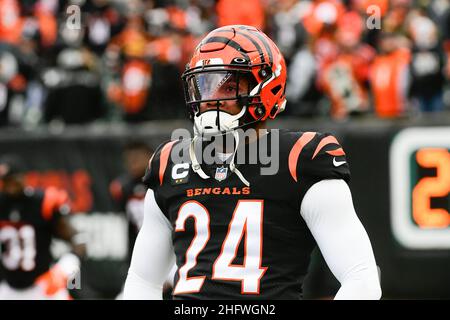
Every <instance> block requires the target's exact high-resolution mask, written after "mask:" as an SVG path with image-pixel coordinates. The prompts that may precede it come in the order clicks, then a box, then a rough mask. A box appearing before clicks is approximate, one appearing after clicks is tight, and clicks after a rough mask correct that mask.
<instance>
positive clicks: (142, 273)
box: [124, 189, 175, 300]
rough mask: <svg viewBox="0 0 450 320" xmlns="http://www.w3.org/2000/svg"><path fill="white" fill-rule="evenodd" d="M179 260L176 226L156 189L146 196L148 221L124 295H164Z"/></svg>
mask: <svg viewBox="0 0 450 320" xmlns="http://www.w3.org/2000/svg"><path fill="white" fill-rule="evenodd" d="M174 261H175V255H174V250H173V246H172V227H171V225H170V223H169V221H168V220H167V218H166V217H165V216H164V214H163V213H162V211H161V210H160V208H159V206H158V204H157V203H156V200H155V197H154V193H153V190H151V189H149V190H148V191H147V194H146V196H145V203H144V223H143V226H142V228H141V230H140V231H139V234H138V236H137V239H136V243H135V245H134V250H133V256H132V259H131V265H130V269H129V270H128V276H127V279H126V282H125V288H124V299H126V300H141V299H149V300H150V299H151V300H156V299H158V300H160V299H162V293H163V285H164V282H165V280H166V279H167V275H168V273H169V272H170V270H171V268H172V266H173V264H174Z"/></svg>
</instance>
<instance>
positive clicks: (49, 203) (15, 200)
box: [0, 155, 85, 300]
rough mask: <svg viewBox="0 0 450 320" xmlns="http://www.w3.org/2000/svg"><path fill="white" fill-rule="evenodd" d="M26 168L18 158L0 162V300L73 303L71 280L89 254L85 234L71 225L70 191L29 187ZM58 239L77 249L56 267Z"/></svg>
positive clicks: (1, 159)
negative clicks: (52, 249) (0, 272)
mask: <svg viewBox="0 0 450 320" xmlns="http://www.w3.org/2000/svg"><path fill="white" fill-rule="evenodd" d="M24 168H25V166H24V163H23V160H22V159H21V158H20V157H18V156H16V155H4V156H2V157H1V158H0V182H1V189H0V190H1V192H0V245H1V266H2V269H3V282H2V283H1V284H0V300H4V299H14V300H21V299H26V300H38V299H70V295H69V292H68V290H67V285H68V281H69V280H71V277H73V276H74V275H75V273H76V272H77V271H78V270H79V265H80V259H79V257H83V256H84V254H85V244H84V239H83V235H82V234H79V233H77V232H76V231H75V230H74V229H73V228H72V226H71V225H70V224H69V222H68V220H67V215H68V214H69V213H70V207H69V205H68V204H67V200H68V196H67V194H66V192H64V191H61V190H57V189H56V188H48V189H46V190H37V189H31V188H27V187H26V186H25V183H24V176H23V173H24ZM53 237H58V238H60V239H62V240H65V241H67V242H69V243H70V244H71V247H72V253H68V254H65V255H63V256H62V257H61V258H60V259H59V260H58V262H56V263H55V264H54V265H52V263H53V257H52V254H51V252H50V244H51V241H52V238H53Z"/></svg>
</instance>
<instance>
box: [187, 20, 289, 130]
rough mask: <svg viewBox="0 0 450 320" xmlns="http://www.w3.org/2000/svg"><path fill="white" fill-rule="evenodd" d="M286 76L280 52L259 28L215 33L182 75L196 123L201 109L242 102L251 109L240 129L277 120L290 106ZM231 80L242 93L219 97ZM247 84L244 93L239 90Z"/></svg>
mask: <svg viewBox="0 0 450 320" xmlns="http://www.w3.org/2000/svg"><path fill="white" fill-rule="evenodd" d="M286 74H287V72H286V63H285V61H284V58H283V55H282V54H281V52H280V50H279V49H278V47H277V46H276V45H275V43H274V42H273V41H272V40H271V39H270V38H269V37H268V36H267V35H266V34H264V33H263V32H261V31H260V30H258V29H257V28H255V27H251V26H245V25H230V26H224V27H221V28H218V29H215V30H213V31H211V32H210V33H209V34H208V35H207V36H206V37H205V38H204V39H203V40H202V41H201V42H200V44H199V45H198V46H197V47H196V49H195V51H194V54H193V56H192V58H191V60H190V62H189V63H188V65H187V66H186V71H185V72H184V73H183V75H182V79H183V84H184V88H185V97H186V104H187V106H188V109H189V113H190V116H191V119H194V117H196V116H198V115H199V114H200V103H204V102H211V101H222V100H237V102H238V103H239V104H240V106H241V107H244V106H246V112H245V115H244V116H243V117H242V118H241V119H240V126H239V127H242V126H244V125H248V124H250V123H255V122H257V121H264V120H266V119H268V118H270V119H273V118H275V117H276V116H277V115H278V113H280V112H281V111H283V110H284V108H285V105H286V96H285V88H286ZM230 79H233V81H235V87H236V88H237V90H234V91H233V90H229V92H230V94H229V95H227V96H219V97H217V96H214V91H215V90H217V88H218V87H220V86H222V85H223V84H224V83H225V82H227V81H229V80H230ZM242 79H245V83H246V87H245V90H242V85H239V82H241V84H242V81H243V80H242ZM227 92H228V91H227Z"/></svg>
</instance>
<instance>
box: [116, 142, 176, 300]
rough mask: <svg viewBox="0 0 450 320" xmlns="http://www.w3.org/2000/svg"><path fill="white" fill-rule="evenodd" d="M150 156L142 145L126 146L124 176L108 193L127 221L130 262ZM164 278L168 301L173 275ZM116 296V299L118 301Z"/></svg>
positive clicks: (128, 260) (120, 177)
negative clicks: (166, 278)
mask: <svg viewBox="0 0 450 320" xmlns="http://www.w3.org/2000/svg"><path fill="white" fill-rule="evenodd" d="M152 155H153V149H152V148H151V147H150V146H149V145H148V144H146V143H145V142H142V141H131V142H128V143H127V144H126V146H125V150H124V163H125V170H126V172H125V173H124V174H122V175H121V176H119V177H117V178H116V179H114V180H113V181H112V182H111V184H110V186H109V190H110V193H111V196H112V198H113V199H114V201H115V202H116V204H117V205H118V207H119V209H120V210H121V211H122V212H125V214H126V217H127V220H128V257H127V263H128V264H129V263H130V261H131V255H132V253H133V248H134V243H135V242H136V237H137V235H138V233H139V230H140V229H141V227H142V222H143V220H144V199H145V194H146V192H147V187H146V186H145V184H144V183H143V181H142V177H143V176H144V175H145V171H146V170H147V167H148V159H149V158H151V156H152ZM174 272H175V270H173V272H171V273H170V274H169V276H168V280H167V281H166V283H165V289H164V292H165V296H166V298H169V297H170V293H169V292H170V290H171V287H172V285H173V280H171V279H173V274H174ZM121 295H122V294H120V295H119V296H118V297H117V298H118V299H121Z"/></svg>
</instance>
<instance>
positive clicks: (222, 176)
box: [214, 167, 228, 181]
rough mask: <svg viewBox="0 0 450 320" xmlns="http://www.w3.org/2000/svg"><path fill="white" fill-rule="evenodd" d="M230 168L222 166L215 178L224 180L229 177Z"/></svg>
mask: <svg viewBox="0 0 450 320" xmlns="http://www.w3.org/2000/svg"><path fill="white" fill-rule="evenodd" d="M227 172H228V168H225V167H220V168H217V169H216V175H215V177H214V178H215V179H216V180H217V181H222V180H224V179H225V178H226V177H227Z"/></svg>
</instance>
